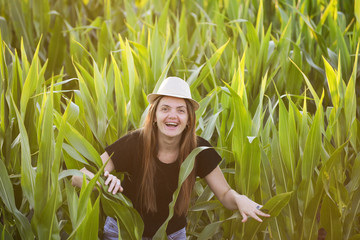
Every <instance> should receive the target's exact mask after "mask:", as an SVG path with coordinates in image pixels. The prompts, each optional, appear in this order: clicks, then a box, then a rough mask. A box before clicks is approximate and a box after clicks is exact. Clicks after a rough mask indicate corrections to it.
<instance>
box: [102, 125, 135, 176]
mask: <svg viewBox="0 0 360 240" xmlns="http://www.w3.org/2000/svg"><path fill="white" fill-rule="evenodd" d="M140 145H141V141H140V131H139V130H138V131H134V132H131V133H128V134H127V135H125V136H123V137H121V138H119V139H118V140H117V141H116V142H114V143H113V144H111V145H109V146H107V147H106V148H105V151H106V152H107V153H108V154H109V156H110V157H111V160H112V161H113V163H114V166H115V170H116V171H118V172H127V173H130V174H132V173H133V171H134V166H136V164H137V162H138V161H139V158H140V151H141V146H140Z"/></svg>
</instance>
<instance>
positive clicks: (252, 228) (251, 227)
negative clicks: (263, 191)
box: [244, 192, 293, 239]
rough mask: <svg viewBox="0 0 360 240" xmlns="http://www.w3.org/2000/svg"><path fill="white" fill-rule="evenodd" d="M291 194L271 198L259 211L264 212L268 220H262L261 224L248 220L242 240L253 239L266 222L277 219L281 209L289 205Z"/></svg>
mask: <svg viewBox="0 0 360 240" xmlns="http://www.w3.org/2000/svg"><path fill="white" fill-rule="evenodd" d="M292 193H293V192H288V193H281V194H278V195H276V196H274V197H272V198H271V199H270V200H269V201H267V202H266V203H265V205H264V206H263V207H262V208H261V211H266V212H267V213H268V214H270V216H271V217H270V218H264V219H263V222H258V221H256V220H254V219H252V218H251V219H249V220H248V223H245V224H246V227H245V232H244V239H255V236H256V234H257V233H258V232H261V231H263V230H264V229H265V228H266V226H267V222H268V221H271V220H272V218H273V217H277V216H278V215H279V214H280V212H281V211H282V209H283V208H284V207H285V206H286V205H287V204H288V203H289V201H290V198H291V196H292Z"/></svg>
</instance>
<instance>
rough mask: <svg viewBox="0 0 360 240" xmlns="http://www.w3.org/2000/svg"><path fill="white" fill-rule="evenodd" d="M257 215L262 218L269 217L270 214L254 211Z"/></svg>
mask: <svg viewBox="0 0 360 240" xmlns="http://www.w3.org/2000/svg"><path fill="white" fill-rule="evenodd" d="M256 214H257V215H260V216H263V217H270V214H267V213H264V212H262V211H256Z"/></svg>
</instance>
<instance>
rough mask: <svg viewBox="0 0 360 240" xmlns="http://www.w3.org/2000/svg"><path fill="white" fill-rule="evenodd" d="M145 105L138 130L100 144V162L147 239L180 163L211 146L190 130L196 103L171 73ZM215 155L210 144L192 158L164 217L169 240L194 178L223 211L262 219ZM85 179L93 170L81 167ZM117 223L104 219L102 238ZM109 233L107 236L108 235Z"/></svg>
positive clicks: (178, 228) (180, 230)
mask: <svg viewBox="0 0 360 240" xmlns="http://www.w3.org/2000/svg"><path fill="white" fill-rule="evenodd" d="M148 101H149V103H150V104H151V105H150V109H149V112H148V114H147V118H146V120H145V123H144V127H143V128H142V129H139V130H136V131H133V132H131V133H129V134H127V135H125V136H124V137H122V138H120V139H119V140H117V141H116V142H115V143H113V144H111V145H110V146H108V147H106V149H105V150H106V151H105V152H104V153H103V154H102V155H101V159H102V161H103V162H106V161H107V160H108V159H109V156H110V155H112V157H111V159H110V160H109V161H108V163H107V165H106V166H105V174H104V175H105V177H107V179H106V181H105V184H106V185H109V188H108V191H109V192H112V193H113V194H116V193H117V192H123V193H124V194H125V195H126V196H127V197H128V198H130V199H131V201H132V202H133V205H134V207H135V209H137V210H138V211H139V213H140V215H141V217H142V219H143V221H144V233H143V239H151V237H152V236H153V235H154V234H155V233H156V231H157V230H158V228H159V227H160V226H161V225H162V223H163V222H164V221H165V220H166V218H167V216H168V214H169V209H168V206H169V203H170V202H171V201H172V195H173V193H174V191H175V190H176V189H177V183H178V176H179V169H180V165H181V163H182V162H183V161H184V160H185V159H186V157H187V156H188V155H189V154H190V152H191V151H192V150H193V149H194V148H196V147H198V146H211V145H210V144H209V143H208V142H207V141H206V140H205V139H203V138H201V137H197V136H196V134H195V124H196V122H195V121H196V119H195V111H196V110H197V109H198V108H199V104H198V103H197V102H196V101H195V100H193V99H192V98H191V93H190V88H189V85H188V84H187V83H186V82H185V81H184V80H182V79H180V78H177V77H169V78H167V79H165V80H164V81H163V83H162V84H161V86H160V88H159V90H158V91H157V93H155V94H149V95H148ZM220 161H221V157H220V156H219V155H218V154H217V152H216V151H215V150H214V149H213V148H209V149H206V150H203V151H202V152H201V153H200V154H198V156H197V157H196V161H195V165H194V170H193V171H192V173H191V174H190V176H189V177H188V178H187V179H186V181H185V182H184V183H183V186H182V187H181V190H180V195H179V197H178V201H177V202H176V204H175V214H174V216H173V217H172V219H171V220H170V221H169V224H168V227H167V230H166V232H167V234H168V238H169V239H186V232H185V227H186V213H187V210H188V206H189V202H190V196H191V192H192V189H193V186H194V183H195V178H196V176H199V177H201V178H204V179H205V180H206V182H207V184H208V185H209V187H210V189H211V190H212V191H213V192H214V194H215V195H216V197H217V198H218V199H219V200H220V202H221V203H222V204H223V205H224V206H225V207H226V208H228V209H231V210H236V209H238V210H239V211H240V213H241V215H242V217H243V219H242V221H243V222H245V221H247V219H248V217H252V218H254V219H256V220H257V221H260V222H261V221H262V220H261V219H260V217H259V216H263V217H268V216H269V215H268V214H265V213H263V212H261V211H260V210H259V209H260V208H261V206H260V205H258V204H257V203H255V202H253V201H252V200H250V199H249V198H247V197H246V196H244V195H240V194H238V193H237V192H235V191H234V190H232V189H231V188H230V186H229V185H228V183H227V182H226V180H225V178H224V176H223V174H222V172H221V170H220V168H219V166H218V164H219V162H220ZM113 170H116V171H118V172H126V173H128V174H127V175H126V176H125V178H124V180H123V182H122V183H120V180H119V179H118V178H117V177H116V176H114V175H112V174H110V172H112V171H113ZM81 171H82V172H84V173H86V174H87V175H88V176H89V177H92V176H93V174H92V173H91V172H90V171H88V170H86V169H85V168H83V169H82V170H81ZM81 184H82V178H81V177H73V185H75V186H81ZM117 232H118V231H117V225H116V221H115V220H114V219H112V218H109V217H108V218H107V220H106V223H105V228H104V237H105V239H112V238H111V237H114V238H116V239H117ZM112 234H113V235H112Z"/></svg>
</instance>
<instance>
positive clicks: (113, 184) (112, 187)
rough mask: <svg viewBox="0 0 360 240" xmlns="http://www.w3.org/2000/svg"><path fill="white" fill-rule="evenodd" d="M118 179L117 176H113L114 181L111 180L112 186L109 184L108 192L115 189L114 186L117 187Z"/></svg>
mask: <svg viewBox="0 0 360 240" xmlns="http://www.w3.org/2000/svg"><path fill="white" fill-rule="evenodd" d="M116 181H117V178H116V177H113V178H112V181H111V183H110V186H109V189H108V192H111V191H112V190H114V187H115V184H116Z"/></svg>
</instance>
